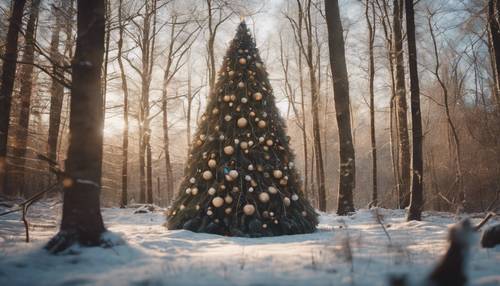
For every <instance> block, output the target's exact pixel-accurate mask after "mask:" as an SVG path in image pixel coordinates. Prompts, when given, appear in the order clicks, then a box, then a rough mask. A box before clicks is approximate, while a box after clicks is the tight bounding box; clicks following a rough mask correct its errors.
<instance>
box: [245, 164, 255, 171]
mask: <svg viewBox="0 0 500 286" xmlns="http://www.w3.org/2000/svg"><path fill="white" fill-rule="evenodd" d="M247 169H248V171H253V170H254V169H255V168H254V167H253V165H252V164H250V165H248V168H247Z"/></svg>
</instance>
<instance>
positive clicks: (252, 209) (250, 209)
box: [243, 204, 255, 216]
mask: <svg viewBox="0 0 500 286" xmlns="http://www.w3.org/2000/svg"><path fill="white" fill-rule="evenodd" d="M243 212H244V213H245V215H248V216H251V215H253V214H254V213H255V206H254V205H251V204H247V205H245V206H244V207H243Z"/></svg>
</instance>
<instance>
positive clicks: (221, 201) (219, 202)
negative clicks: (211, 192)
mask: <svg viewBox="0 0 500 286" xmlns="http://www.w3.org/2000/svg"><path fill="white" fill-rule="evenodd" d="M223 204H224V199H223V198H221V197H215V198H213V199H212V205H214V207H216V208H220V207H221V206H222V205H223Z"/></svg>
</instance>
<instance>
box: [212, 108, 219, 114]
mask: <svg viewBox="0 0 500 286" xmlns="http://www.w3.org/2000/svg"><path fill="white" fill-rule="evenodd" d="M212 114H214V115H217V114H219V109H218V108H217V107H215V108H214V109H212Z"/></svg>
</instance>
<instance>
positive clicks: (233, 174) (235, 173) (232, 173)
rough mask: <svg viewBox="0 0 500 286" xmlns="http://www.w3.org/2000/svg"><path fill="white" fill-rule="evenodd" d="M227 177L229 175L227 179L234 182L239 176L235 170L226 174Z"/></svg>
mask: <svg viewBox="0 0 500 286" xmlns="http://www.w3.org/2000/svg"><path fill="white" fill-rule="evenodd" d="M228 175H229V177H231V178H232V179H233V180H235V179H236V178H238V175H239V174H238V171H236V170H231V171H229V174H228Z"/></svg>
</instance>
